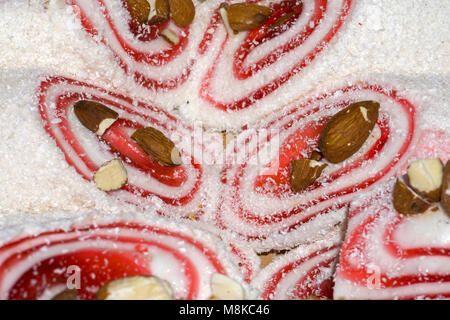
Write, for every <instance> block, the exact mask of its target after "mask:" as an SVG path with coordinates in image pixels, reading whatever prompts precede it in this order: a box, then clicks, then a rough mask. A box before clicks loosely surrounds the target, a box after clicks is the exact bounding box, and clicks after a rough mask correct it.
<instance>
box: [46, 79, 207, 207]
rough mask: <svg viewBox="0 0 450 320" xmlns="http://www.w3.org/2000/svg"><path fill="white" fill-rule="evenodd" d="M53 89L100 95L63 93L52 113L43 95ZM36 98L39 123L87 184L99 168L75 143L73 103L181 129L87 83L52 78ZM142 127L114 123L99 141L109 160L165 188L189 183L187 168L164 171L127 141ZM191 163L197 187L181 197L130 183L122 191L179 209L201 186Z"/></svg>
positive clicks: (198, 170) (142, 106)
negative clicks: (119, 160)
mask: <svg viewBox="0 0 450 320" xmlns="http://www.w3.org/2000/svg"><path fill="white" fill-rule="evenodd" d="M54 85H75V86H77V87H81V88H86V89H95V90H98V92H99V95H98V96H96V95H91V94H86V95H84V94H82V93H79V92H65V93H64V94H61V95H59V96H58V97H57V98H56V101H55V108H56V111H57V112H56V113H55V112H54V110H52V111H51V112H49V110H48V105H47V103H46V95H47V92H48V90H49V89H50V88H51V87H52V86H54ZM104 93H107V94H108V96H109V98H104V97H101V96H100V94H102V95H103V94H104ZM39 97H40V98H39V111H40V114H41V117H42V120H43V121H44V128H45V130H46V131H47V133H48V134H49V135H50V136H51V137H52V138H53V139H54V140H55V141H56V143H57V145H58V146H59V148H60V149H61V150H62V151H63V152H64V154H65V157H66V161H67V162H68V163H69V164H70V165H71V166H73V167H74V168H75V169H76V170H77V171H78V173H79V174H81V175H82V176H83V178H85V179H86V180H89V181H90V180H91V179H92V176H93V174H94V173H95V171H97V170H98V166H97V165H96V164H95V163H94V162H93V161H92V159H91V158H90V155H89V154H88V153H87V152H86V150H85V148H83V146H82V145H81V143H80V142H79V141H78V140H77V138H76V136H75V134H74V133H73V131H72V129H71V126H70V123H69V121H68V118H67V116H68V112H69V109H70V108H71V107H72V105H73V103H74V102H76V101H78V100H82V99H88V100H92V101H97V102H100V103H103V104H105V105H108V106H110V107H113V108H115V109H119V110H123V111H126V112H127V113H130V114H133V115H138V116H139V117H141V118H142V119H143V120H144V121H145V125H146V126H157V127H162V128H165V129H167V130H169V128H171V127H175V126H179V125H180V123H179V120H178V119H176V118H174V117H172V116H170V115H169V114H167V113H166V112H165V111H163V110H161V109H158V108H156V107H153V106H149V105H146V104H143V103H140V102H138V103H137V105H136V107H134V108H133V109H131V108H130V107H128V106H126V105H125V104H121V103H120V102H118V101H121V100H122V101H124V102H126V103H131V102H132V101H133V100H132V99H131V98H128V97H125V96H122V95H119V94H115V93H112V92H108V91H105V90H103V89H101V88H98V87H95V86H92V85H89V84H87V83H83V82H79V81H75V80H72V79H68V78H63V77H52V78H49V79H48V80H47V81H44V82H42V84H41V86H40V89H39ZM140 111H142V112H140ZM149 112H153V113H155V114H157V113H163V114H165V115H166V117H167V118H168V119H169V121H171V122H173V123H169V122H161V121H160V120H158V119H157V118H154V117H152V116H150V115H149ZM55 114H56V115H55ZM55 122H56V123H55ZM142 126H143V125H142V124H140V123H137V122H134V121H132V120H128V119H122V118H121V119H119V120H117V121H116V122H115V123H114V124H113V126H112V127H111V128H110V129H108V130H107V132H105V134H104V135H103V136H102V137H101V140H102V141H103V142H106V143H107V144H108V145H109V146H110V147H111V151H110V153H111V158H115V157H117V156H118V157H120V158H122V159H123V160H124V161H125V162H126V163H127V164H129V165H131V166H133V167H135V168H137V169H139V170H140V172H141V173H142V174H143V175H148V176H151V177H152V178H154V179H156V180H157V181H159V182H161V183H163V184H165V185H167V186H168V187H178V186H181V185H182V184H183V183H185V182H186V180H187V179H188V177H187V173H186V167H185V166H184V165H180V166H178V167H165V166H163V165H160V164H159V163H158V162H156V161H154V160H152V159H151V158H150V157H149V156H148V155H147V154H146V153H145V152H144V151H143V150H142V149H141V148H140V147H138V146H137V145H136V143H135V142H134V141H133V140H132V139H131V138H130V135H131V134H132V132H133V130H135V129H138V128H141V127H142ZM55 128H57V129H59V130H60V131H61V132H62V134H63V138H62V140H61V137H60V136H59V135H58V136H57V133H56V131H55ZM188 128H189V127H188ZM102 141H100V139H99V143H102ZM65 144H68V145H69V146H70V150H69V149H67V146H66V145H65ZM69 151H73V152H75V154H76V157H77V159H72V157H73V155H72V153H71V152H69ZM77 160H81V161H82V163H83V164H84V165H85V166H86V168H87V170H88V172H89V174H88V173H87V172H86V170H83V168H82V167H80V163H79V162H78V161H77ZM190 162H191V163H190V165H192V166H193V168H194V169H195V172H196V173H195V175H196V176H195V179H196V183H195V185H194V186H193V188H192V189H191V190H190V191H189V192H188V193H187V194H186V195H184V196H182V197H179V198H168V197H165V196H164V195H162V194H155V193H153V192H151V191H150V190H146V189H144V188H142V187H139V186H137V185H134V184H133V181H129V182H128V183H127V184H126V185H125V186H124V187H123V188H122V189H123V190H126V191H129V192H131V193H133V194H135V195H139V196H140V197H144V198H145V197H148V196H151V195H156V196H158V197H159V198H161V199H162V200H163V201H164V202H166V203H168V204H170V205H174V206H182V205H184V204H186V203H188V202H189V201H190V200H192V199H193V198H194V196H195V194H196V193H197V191H198V189H199V187H200V184H201V181H200V179H201V177H202V168H201V165H200V164H198V163H197V162H196V161H194V158H193V157H190Z"/></svg>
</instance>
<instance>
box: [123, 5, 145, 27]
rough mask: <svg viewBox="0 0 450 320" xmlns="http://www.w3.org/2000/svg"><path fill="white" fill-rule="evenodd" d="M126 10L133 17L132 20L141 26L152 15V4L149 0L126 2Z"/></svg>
mask: <svg viewBox="0 0 450 320" xmlns="http://www.w3.org/2000/svg"><path fill="white" fill-rule="evenodd" d="M125 8H126V9H127V10H128V12H129V13H130V16H131V20H133V21H136V22H137V23H139V24H144V23H146V22H147V20H148V15H149V14H150V4H149V3H148V1H147V0H126V1H125Z"/></svg>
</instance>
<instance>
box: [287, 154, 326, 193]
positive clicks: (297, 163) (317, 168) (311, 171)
mask: <svg viewBox="0 0 450 320" xmlns="http://www.w3.org/2000/svg"><path fill="white" fill-rule="evenodd" d="M326 167H327V164H325V163H320V162H318V161H316V160H311V159H298V160H292V161H291V180H290V181H291V187H292V190H294V192H301V191H303V190H304V189H306V188H307V187H308V186H309V185H311V184H312V183H313V182H314V181H316V179H317V178H318V177H319V176H320V174H321V173H322V171H323V169H325V168H326Z"/></svg>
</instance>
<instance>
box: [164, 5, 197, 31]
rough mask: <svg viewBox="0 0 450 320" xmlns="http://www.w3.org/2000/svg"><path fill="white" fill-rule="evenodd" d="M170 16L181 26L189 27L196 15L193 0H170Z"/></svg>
mask: <svg viewBox="0 0 450 320" xmlns="http://www.w3.org/2000/svg"><path fill="white" fill-rule="evenodd" d="M169 8H170V17H171V18H172V20H173V22H175V24H176V25H177V26H179V27H180V28H184V27H187V26H188V25H190V24H191V22H192V21H193V20H194V17H195V6H194V3H193V2H192V0H169Z"/></svg>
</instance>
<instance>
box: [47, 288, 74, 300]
mask: <svg viewBox="0 0 450 320" xmlns="http://www.w3.org/2000/svg"><path fill="white" fill-rule="evenodd" d="M52 300H78V293H77V290H76V289H66V290H64V291H62V292H60V293H58V294H57V295H56V296H54V297H53V298H52Z"/></svg>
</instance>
